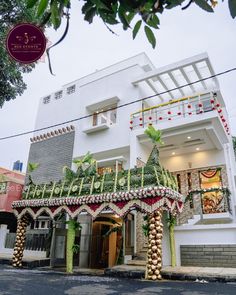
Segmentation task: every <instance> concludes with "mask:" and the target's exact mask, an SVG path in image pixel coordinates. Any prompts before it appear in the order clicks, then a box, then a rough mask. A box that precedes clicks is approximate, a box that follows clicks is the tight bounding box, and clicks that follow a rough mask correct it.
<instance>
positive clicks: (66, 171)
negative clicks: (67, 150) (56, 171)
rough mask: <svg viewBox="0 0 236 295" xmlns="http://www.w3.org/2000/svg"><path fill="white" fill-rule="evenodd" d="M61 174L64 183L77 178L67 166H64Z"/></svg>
mask: <svg viewBox="0 0 236 295" xmlns="http://www.w3.org/2000/svg"><path fill="white" fill-rule="evenodd" d="M62 172H63V175H64V179H65V180H66V181H69V182H71V181H72V180H74V179H75V178H76V177H77V175H76V173H75V172H74V171H73V170H71V169H70V168H69V167H68V166H64V167H63V169H62Z"/></svg>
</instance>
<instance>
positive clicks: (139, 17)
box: [25, 0, 236, 48]
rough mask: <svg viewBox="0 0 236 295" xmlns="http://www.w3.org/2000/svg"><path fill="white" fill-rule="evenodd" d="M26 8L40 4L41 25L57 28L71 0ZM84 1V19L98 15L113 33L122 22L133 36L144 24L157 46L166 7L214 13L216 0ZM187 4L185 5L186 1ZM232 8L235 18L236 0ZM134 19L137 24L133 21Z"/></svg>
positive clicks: (35, 0) (32, 0)
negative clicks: (190, 7)
mask: <svg viewBox="0 0 236 295" xmlns="http://www.w3.org/2000/svg"><path fill="white" fill-rule="evenodd" d="M25 1H26V2H27V7H29V8H32V7H34V6H36V7H37V16H38V17H39V18H41V22H39V23H41V24H46V23H47V22H49V23H52V24H53V26H54V28H55V29H57V28H58V27H59V26H60V25H61V19H62V18H63V17H64V15H65V9H66V8H68V7H70V0H50V1H49V0H25ZM80 1H82V3H83V4H82V14H83V15H84V20H86V21H87V22H88V23H90V24H91V23H92V22H93V20H94V17H95V16H98V17H99V18H100V19H101V20H102V21H103V22H104V24H105V25H106V27H107V28H108V30H109V31H110V32H112V33H114V31H113V30H112V29H111V28H110V26H113V25H117V24H121V25H122V26H123V30H128V29H132V28H133V29H132V36H133V39H135V38H136V36H137V34H138V33H139V32H140V27H141V26H142V23H144V32H145V35H146V37H147V39H148V41H149V43H150V44H151V45H152V47H153V48H155V47H156V37H155V34H154V31H153V29H154V30H156V29H159V25H160V20H159V16H160V14H162V12H163V11H164V10H170V9H173V8H175V7H177V6H182V9H187V8H188V7H189V6H191V5H192V4H193V3H195V4H196V5H197V6H199V7H200V8H202V9H203V10H205V11H207V12H214V7H215V6H216V5H217V1H216V0H159V1H157V0H146V1H145V0H135V1H134V0H112V1H107V0H80ZM183 3H185V4H183ZM228 3H229V10H230V14H231V16H232V18H235V17H236V0H229V1H228ZM133 20H135V25H133V24H132V21H133Z"/></svg>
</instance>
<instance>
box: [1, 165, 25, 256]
mask: <svg viewBox="0 0 236 295" xmlns="http://www.w3.org/2000/svg"><path fill="white" fill-rule="evenodd" d="M15 168H16V167H15ZM24 179H25V175H24V174H23V173H21V171H17V170H9V169H6V168H2V167H0V251H1V250H2V249H4V248H5V241H6V237H7V234H8V233H9V232H10V233H14V232H16V223H17V220H16V217H15V216H14V214H13V213H12V211H13V210H12V207H11V205H12V202H13V201H17V200H20V199H21V195H22V190H23V186H24ZM12 242H13V241H12Z"/></svg>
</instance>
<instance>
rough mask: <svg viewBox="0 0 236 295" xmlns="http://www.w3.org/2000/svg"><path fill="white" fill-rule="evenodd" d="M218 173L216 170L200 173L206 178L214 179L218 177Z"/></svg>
mask: <svg viewBox="0 0 236 295" xmlns="http://www.w3.org/2000/svg"><path fill="white" fill-rule="evenodd" d="M217 171H218V170H217V169H214V170H207V171H202V172H200V173H201V175H202V176H204V177H206V178H212V177H214V176H215V175H216V173H217Z"/></svg>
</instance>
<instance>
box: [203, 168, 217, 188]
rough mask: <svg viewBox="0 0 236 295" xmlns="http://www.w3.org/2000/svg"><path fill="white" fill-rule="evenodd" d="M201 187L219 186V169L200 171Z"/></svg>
mask: <svg viewBox="0 0 236 295" xmlns="http://www.w3.org/2000/svg"><path fill="white" fill-rule="evenodd" d="M200 183H201V189H208V188H217V187H221V175H220V170H217V169H212V170H205V171H200Z"/></svg>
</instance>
